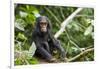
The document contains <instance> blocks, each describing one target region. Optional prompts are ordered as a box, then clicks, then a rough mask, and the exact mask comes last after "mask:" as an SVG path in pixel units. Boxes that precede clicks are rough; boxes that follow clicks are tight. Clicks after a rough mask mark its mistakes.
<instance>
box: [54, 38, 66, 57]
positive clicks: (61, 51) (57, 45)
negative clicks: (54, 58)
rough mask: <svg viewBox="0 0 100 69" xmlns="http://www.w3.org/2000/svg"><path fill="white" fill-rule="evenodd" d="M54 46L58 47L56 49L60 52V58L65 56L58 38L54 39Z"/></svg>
mask: <svg viewBox="0 0 100 69" xmlns="http://www.w3.org/2000/svg"><path fill="white" fill-rule="evenodd" d="M54 46H55V48H57V49H58V51H60V54H61V58H62V59H63V58H65V57H66V53H65V50H64V48H63V47H62V46H61V43H60V41H59V40H56V42H55V44H54Z"/></svg>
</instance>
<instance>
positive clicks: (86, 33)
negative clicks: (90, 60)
mask: <svg viewBox="0 0 100 69" xmlns="http://www.w3.org/2000/svg"><path fill="white" fill-rule="evenodd" d="M92 29H93V28H92V26H91V25H90V26H89V27H88V28H87V29H86V30H85V32H84V35H85V36H86V35H89V34H91V33H92Z"/></svg>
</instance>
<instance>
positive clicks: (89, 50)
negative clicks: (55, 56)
mask: <svg viewBox="0 0 100 69" xmlns="http://www.w3.org/2000/svg"><path fill="white" fill-rule="evenodd" d="M93 50H94V48H90V49H87V50H84V51H83V52H81V53H80V54H78V55H76V56H75V57H73V58H70V59H68V60H67V61H68V62H71V61H73V60H75V59H77V58H79V57H80V56H82V55H83V54H86V53H88V52H91V51H93Z"/></svg>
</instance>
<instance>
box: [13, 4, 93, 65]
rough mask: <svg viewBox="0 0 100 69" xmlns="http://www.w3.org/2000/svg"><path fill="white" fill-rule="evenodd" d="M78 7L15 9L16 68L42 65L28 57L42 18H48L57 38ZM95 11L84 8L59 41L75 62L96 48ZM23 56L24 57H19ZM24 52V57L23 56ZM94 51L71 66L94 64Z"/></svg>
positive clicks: (19, 5)
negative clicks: (35, 29)
mask: <svg viewBox="0 0 100 69" xmlns="http://www.w3.org/2000/svg"><path fill="white" fill-rule="evenodd" d="M76 9H77V7H64V6H45V5H27V4H15V5H14V12H15V13H14V15H15V21H14V29H15V37H14V39H15V40H14V43H15V46H14V54H15V55H14V57H15V58H14V63H15V65H26V64H39V63H40V61H39V60H38V59H37V58H35V57H32V58H30V57H28V56H27V51H28V50H29V48H30V47H31V37H32V31H33V29H34V26H35V19H36V17H37V16H38V15H45V16H47V17H48V18H49V19H50V21H51V23H52V28H53V29H52V32H53V34H55V33H56V32H57V31H59V29H60V25H61V23H62V22H63V21H64V20H65V19H66V18H67V17H68V16H70V15H71V14H72V13H73V12H74V11H75V10H76ZM93 21H94V9H93V8H84V9H83V10H82V11H81V12H79V13H78V14H77V15H76V16H75V18H74V19H73V20H72V21H71V22H70V23H69V24H68V25H67V26H66V29H65V31H64V32H63V33H62V34H61V35H60V36H59V37H58V39H59V40H60V41H61V44H62V46H63V47H64V49H65V50H66V52H67V55H66V56H67V58H68V59H71V58H73V57H74V56H76V55H78V54H80V53H81V52H82V51H84V50H87V49H91V48H94V22H93ZM18 52H19V53H21V54H18ZM23 52H24V55H23ZM93 60H94V51H90V52H88V53H86V54H83V55H81V56H80V57H78V58H77V59H75V60H74V61H71V62H78V61H93Z"/></svg>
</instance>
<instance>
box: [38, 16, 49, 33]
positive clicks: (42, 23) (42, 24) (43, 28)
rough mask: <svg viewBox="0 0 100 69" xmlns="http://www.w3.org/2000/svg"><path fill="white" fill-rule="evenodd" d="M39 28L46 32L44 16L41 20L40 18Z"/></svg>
mask: <svg viewBox="0 0 100 69" xmlns="http://www.w3.org/2000/svg"><path fill="white" fill-rule="evenodd" d="M39 24H40V30H41V32H47V25H48V23H47V20H46V18H45V17H41V20H40V23H39Z"/></svg>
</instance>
